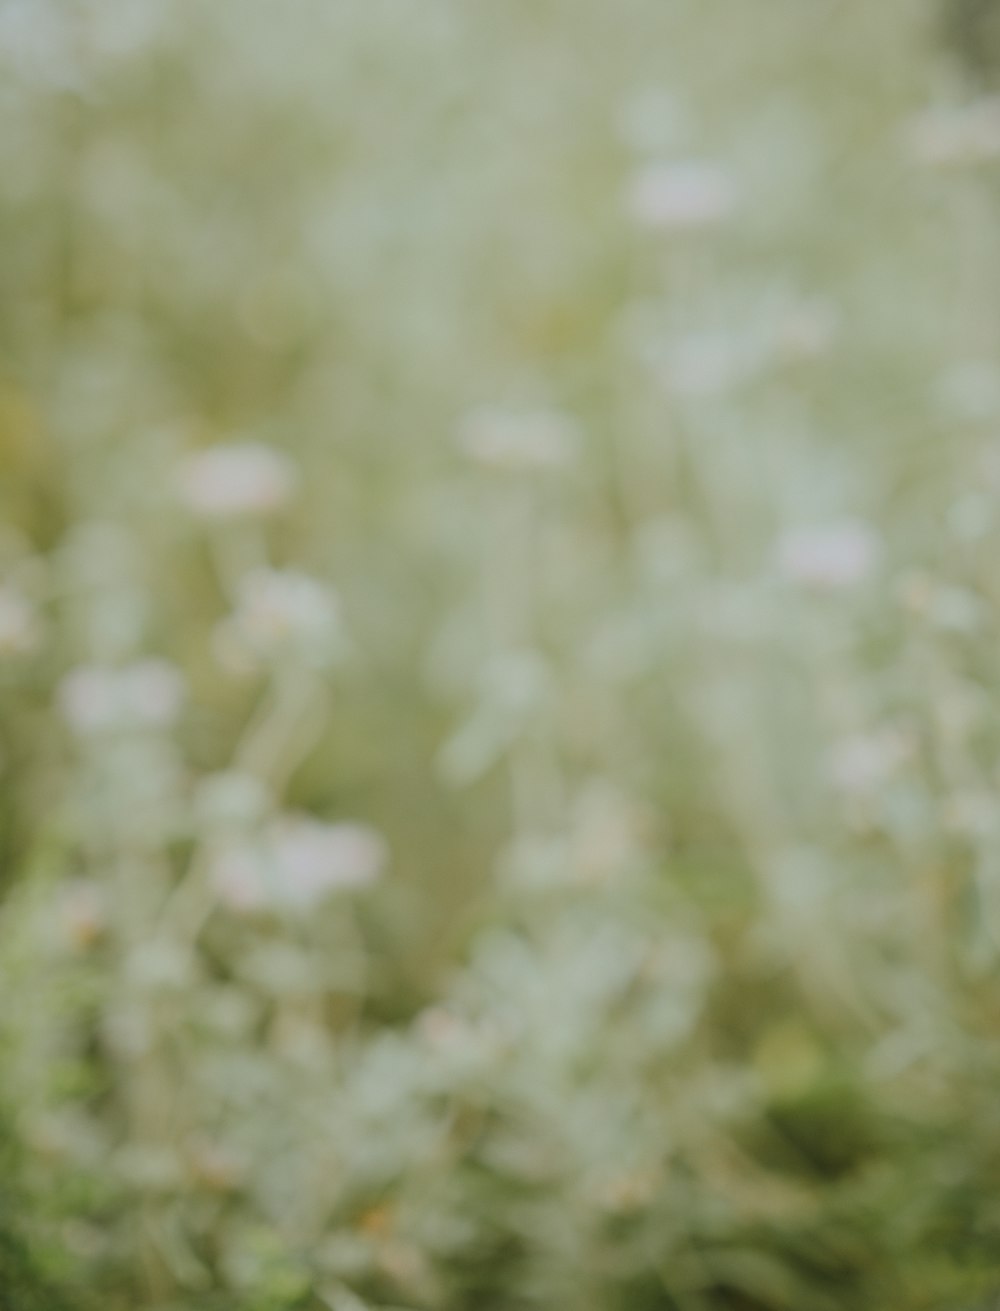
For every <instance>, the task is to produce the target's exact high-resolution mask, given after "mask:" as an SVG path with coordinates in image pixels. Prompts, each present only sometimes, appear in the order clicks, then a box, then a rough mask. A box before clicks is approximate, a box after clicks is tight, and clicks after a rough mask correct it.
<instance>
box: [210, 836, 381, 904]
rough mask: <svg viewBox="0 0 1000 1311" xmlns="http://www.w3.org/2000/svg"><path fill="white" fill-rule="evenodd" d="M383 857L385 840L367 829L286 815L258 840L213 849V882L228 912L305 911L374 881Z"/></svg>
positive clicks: (379, 870)
mask: <svg viewBox="0 0 1000 1311" xmlns="http://www.w3.org/2000/svg"><path fill="white" fill-rule="evenodd" d="M387 857H388V848H387V846H386V843H385V841H384V839H383V838H382V837H381V835H380V834H378V833H377V832H375V830H374V829H371V828H369V827H368V826H367V825H364V824H354V823H341V824H327V823H324V822H323V821H321V820H317V819H312V818H310V817H309V816H306V815H284V816H282V817H281V818H280V819H276V820H274V821H272V823H270V824H269V825H267V826H266V827H265V829H264V830H263V832H262V833H261V835H260V837H259V839H258V840H257V841H256V842H250V841H245V842H236V843H231V844H228V845H225V846H223V847H221V848H220V849H219V850H217V851H216V852H215V855H214V858H213V860H212V865H211V878H212V882H213V885H214V887H215V890H216V892H217V893H218V895H219V898H220V900H221V901H222V902H223V903H224V904H225V905H227V906H228V907H229V908H230V909H231V910H237V911H255V910H264V909H268V908H272V909H287V910H309V909H310V908H312V907H314V906H317V905H319V904H320V903H322V902H323V901H324V900H325V899H326V898H327V897H328V896H330V895H331V894H332V893H335V892H342V891H349V890H352V889H357V888H364V887H367V886H368V885H370V884H371V883H374V882H375V880H376V879H377V878H378V877H379V875H380V874H381V872H382V870H383V868H384V866H385V863H386V860H387Z"/></svg>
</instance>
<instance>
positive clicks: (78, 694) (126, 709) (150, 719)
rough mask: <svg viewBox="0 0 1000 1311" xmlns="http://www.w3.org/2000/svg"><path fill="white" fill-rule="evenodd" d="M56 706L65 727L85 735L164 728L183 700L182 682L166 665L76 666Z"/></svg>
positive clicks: (148, 662)
mask: <svg viewBox="0 0 1000 1311" xmlns="http://www.w3.org/2000/svg"><path fill="white" fill-rule="evenodd" d="M58 700H59V706H60V709H61V710H62V713H63V716H64V718H65V719H66V721H67V723H68V724H69V726H70V727H71V728H72V729H73V730H74V731H75V732H77V733H80V734H83V735H86V734H91V733H101V732H108V731H114V730H117V729H121V728H129V727H143V728H165V727H167V726H169V725H170V724H171V723H173V721H174V720H175V719H176V717H177V715H178V713H179V711H180V708H181V704H182V702H183V700H184V680H183V677H182V676H181V674H180V672H179V671H178V670H177V669H176V668H175V667H174V666H173V665H172V664H170V662H169V661H167V660H160V659H155V658H151V659H148V660H138V661H136V662H134V663H133V664H130V665H125V666H122V667H120V668H115V667H113V666H105V665H80V666H78V668H76V669H73V670H71V671H70V673H69V674H67V675H66V677H65V678H64V679H63V681H62V684H61V685H60V687H59V692H58Z"/></svg>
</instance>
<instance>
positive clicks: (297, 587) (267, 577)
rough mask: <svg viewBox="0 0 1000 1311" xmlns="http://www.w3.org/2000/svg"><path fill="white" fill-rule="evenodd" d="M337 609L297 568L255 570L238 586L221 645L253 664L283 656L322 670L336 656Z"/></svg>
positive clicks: (328, 593) (329, 593) (327, 591)
mask: <svg viewBox="0 0 1000 1311" xmlns="http://www.w3.org/2000/svg"><path fill="white" fill-rule="evenodd" d="M340 636H341V634H340V605H339V602H338V599H337V595H336V593H335V592H334V591H333V589H332V588H330V587H328V586H327V585H326V584H325V583H323V582H320V581H319V580H318V579H316V578H312V577H310V576H309V575H308V574H304V573H300V572H298V571H297V570H295V569H254V570H252V571H251V572H250V573H248V574H246V575H245V576H244V578H243V579H242V580H241V582H240V585H239V592H238V598H237V605H236V609H235V611H234V612H233V614H232V615H231V616H230V618H229V619H228V620H227V621H226V622H225V624H224V625H223V629H222V633H221V637H222V638H223V640H224V641H225V640H227V639H229V640H230V641H232V639H235V643H236V646H237V647H238V648H242V649H243V650H244V651H246V652H247V653H249V655H250V656H251V657H252V658H256V659H257V660H264V661H269V660H275V659H278V658H281V657H283V656H292V657H294V658H298V659H302V660H304V661H305V662H306V663H308V664H311V665H314V666H323V665H326V664H328V663H329V662H330V660H331V659H332V658H333V657H334V656H335V655H336V654H337V650H338V645H339V641H340Z"/></svg>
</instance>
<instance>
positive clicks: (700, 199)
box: [628, 160, 737, 231]
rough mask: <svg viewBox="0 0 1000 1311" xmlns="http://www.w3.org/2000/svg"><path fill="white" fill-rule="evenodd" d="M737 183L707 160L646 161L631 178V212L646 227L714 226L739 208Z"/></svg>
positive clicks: (666, 228)
mask: <svg viewBox="0 0 1000 1311" xmlns="http://www.w3.org/2000/svg"><path fill="white" fill-rule="evenodd" d="M736 200H737V192H736V184H735V182H734V181H733V179H732V177H731V176H730V175H729V173H727V172H726V170H725V169H723V168H722V167H721V166H720V165H718V164H714V163H711V162H710V161H707V160H681V161H678V162H676V163H662V162H660V163H653V164H647V165H646V166H645V167H644V168H642V169H640V170H639V172H638V173H637V174H636V175H635V177H634V178H633V179H632V184H631V187H630V188H629V195H628V204H629V211H630V213H631V214H632V217H633V218H634V219H635V220H636V222H638V223H640V224H642V226H643V227H648V228H655V229H657V230H660V231H689V230H695V229H698V228H705V227H713V226H714V225H715V224H717V223H720V222H722V220H723V219H726V218H728V217H729V216H730V214H731V213H732V212H733V210H734V209H735V207H736Z"/></svg>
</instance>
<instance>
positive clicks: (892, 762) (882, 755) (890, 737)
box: [828, 729, 912, 796]
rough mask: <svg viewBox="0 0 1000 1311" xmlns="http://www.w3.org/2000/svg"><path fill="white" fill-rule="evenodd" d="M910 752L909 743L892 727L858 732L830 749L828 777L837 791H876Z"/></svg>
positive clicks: (854, 792)
mask: <svg viewBox="0 0 1000 1311" xmlns="http://www.w3.org/2000/svg"><path fill="white" fill-rule="evenodd" d="M911 753H912V743H911V742H910V740H909V738H907V737H906V735H905V734H903V733H901V732H899V731H898V730H895V729H882V730H880V731H878V732H873V733H858V734H855V735H854V736H851V737H847V738H844V739H843V740H842V741H840V742H838V743H837V744H836V745H835V746H834V747H833V749H832V751H831V752H830V757H829V762H828V768H829V775H830V780H831V782H832V783H833V784H834V786H835V787H836V788H837V789H838V790H839V791H841V792H843V793H845V794H848V795H851V796H865V795H870V794H871V793H873V792H876V791H877V790H878V789H879V788H880V787H882V786H883V785H884V784H885V783H886V782H888V780H889V779H890V778H891V777H892V775H893V774H894V773H895V771H896V770H897V769H898V767H899V766H900V765H901V764H902V763H903V762H904V761H905V760H906V759H908V757H909V756H910V755H911Z"/></svg>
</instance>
